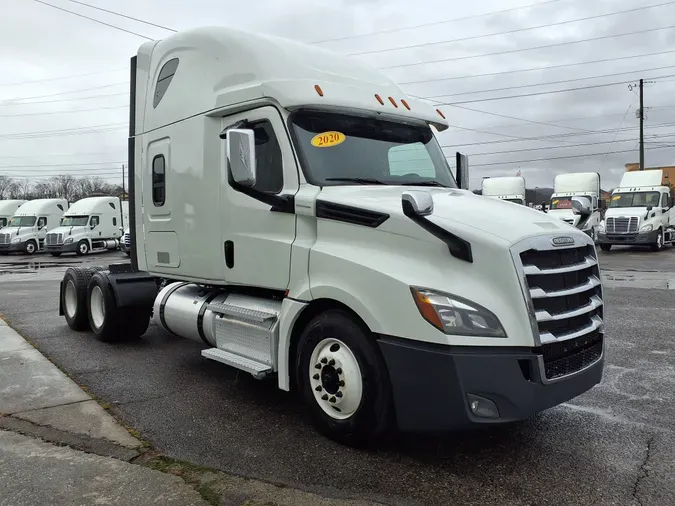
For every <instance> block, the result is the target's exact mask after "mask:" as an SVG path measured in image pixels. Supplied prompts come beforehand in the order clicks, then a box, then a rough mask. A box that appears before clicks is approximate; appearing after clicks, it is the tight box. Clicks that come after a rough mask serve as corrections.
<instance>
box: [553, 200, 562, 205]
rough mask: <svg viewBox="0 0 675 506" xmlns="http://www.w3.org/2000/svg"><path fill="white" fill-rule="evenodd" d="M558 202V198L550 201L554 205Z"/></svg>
mask: <svg viewBox="0 0 675 506" xmlns="http://www.w3.org/2000/svg"><path fill="white" fill-rule="evenodd" d="M558 202H560V201H559V200H554V201H553V202H551V204H553V205H556V204H557V203H558Z"/></svg>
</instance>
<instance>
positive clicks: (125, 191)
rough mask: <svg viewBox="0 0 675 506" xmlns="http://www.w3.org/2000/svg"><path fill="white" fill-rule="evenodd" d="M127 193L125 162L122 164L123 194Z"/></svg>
mask: <svg viewBox="0 0 675 506" xmlns="http://www.w3.org/2000/svg"><path fill="white" fill-rule="evenodd" d="M126 193H127V184H126V178H125V176H124V164H122V195H125V194H126Z"/></svg>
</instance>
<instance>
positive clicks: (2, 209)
mask: <svg viewBox="0 0 675 506" xmlns="http://www.w3.org/2000/svg"><path fill="white" fill-rule="evenodd" d="M25 203H26V201H25V200H0V228H3V227H5V226H7V223H9V220H10V219H11V218H12V216H14V213H15V212H16V211H17V209H19V207H21V206H22V205H23V204H25Z"/></svg>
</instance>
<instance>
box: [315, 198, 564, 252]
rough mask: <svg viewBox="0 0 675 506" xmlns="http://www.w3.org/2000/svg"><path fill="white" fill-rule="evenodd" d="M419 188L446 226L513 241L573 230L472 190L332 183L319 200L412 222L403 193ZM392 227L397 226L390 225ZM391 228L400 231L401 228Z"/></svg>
mask: <svg viewBox="0 0 675 506" xmlns="http://www.w3.org/2000/svg"><path fill="white" fill-rule="evenodd" d="M415 190H416V191H426V192H428V193H429V194H431V195H432V197H433V200H434V212H433V214H432V215H431V216H429V219H430V220H431V221H433V222H435V223H437V224H438V225H440V226H443V227H444V228H446V229H449V227H452V226H453V224H459V225H463V226H465V227H468V228H472V229H475V230H480V231H482V232H484V233H486V234H489V235H491V236H495V237H499V238H501V239H503V240H505V241H507V242H509V243H515V242H518V241H519V240H521V239H524V238H525V237H531V236H533V235H540V234H543V233H556V231H560V232H564V233H568V231H569V228H568V225H567V224H565V223H564V222H561V221H560V220H559V219H557V218H553V217H550V216H548V215H547V214H546V213H542V212H541V211H537V210H534V209H532V208H529V207H527V206H520V205H515V204H512V203H511V202H504V201H501V200H498V199H493V198H489V197H482V196H479V195H475V194H473V193H472V192H470V191H468V190H457V189H450V188H435V187H419V186H332V187H324V188H323V189H322V191H321V194H320V195H319V199H320V200H323V201H327V202H333V203H336V204H344V205H347V206H353V207H358V208H361V209H369V210H372V211H378V212H382V213H387V214H389V215H390V216H391V217H397V218H400V219H405V220H407V221H409V219H408V218H407V217H406V216H405V215H404V214H403V209H402V207H401V194H402V193H403V192H404V191H415ZM388 221H390V220H388ZM407 221H406V223H407ZM391 226H395V225H393V224H391V225H389V227H391ZM389 227H387V222H385V224H384V225H382V227H381V229H382V230H390V228H389ZM390 231H392V232H395V233H399V231H398V230H390Z"/></svg>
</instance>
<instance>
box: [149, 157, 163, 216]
mask: <svg viewBox="0 0 675 506" xmlns="http://www.w3.org/2000/svg"><path fill="white" fill-rule="evenodd" d="M165 201H166V167H165V161H164V155H157V156H155V157H154V158H153V159H152V203H153V204H155V207H161V206H163V205H164V202H165Z"/></svg>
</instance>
